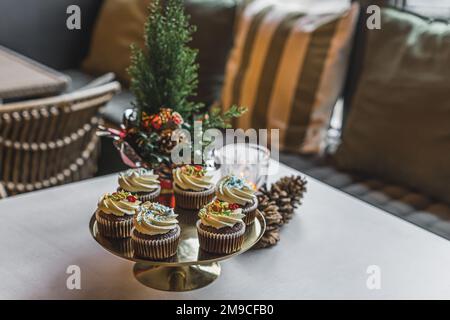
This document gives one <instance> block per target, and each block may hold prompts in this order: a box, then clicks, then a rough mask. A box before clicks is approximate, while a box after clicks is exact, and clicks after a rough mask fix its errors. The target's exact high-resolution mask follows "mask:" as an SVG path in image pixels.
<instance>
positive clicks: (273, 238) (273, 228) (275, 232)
mask: <svg viewBox="0 0 450 320" xmlns="http://www.w3.org/2000/svg"><path fill="white" fill-rule="evenodd" d="M269 195H270V192H269V191H268V190H267V189H266V188H265V187H263V188H262V189H261V190H260V192H259V193H258V194H257V197H258V209H259V211H261V213H262V214H263V216H264V218H265V220H266V231H265V232H264V234H263V236H262V238H261V240H259V242H258V243H257V244H256V245H255V246H254V248H255V249H261V248H267V247H270V246H273V245H275V244H276V243H277V242H278V241H279V240H280V235H279V231H280V225H281V224H282V220H283V217H282V216H281V214H280V213H279V212H278V206H277V205H276V203H275V201H272V200H271V199H270V198H269Z"/></svg>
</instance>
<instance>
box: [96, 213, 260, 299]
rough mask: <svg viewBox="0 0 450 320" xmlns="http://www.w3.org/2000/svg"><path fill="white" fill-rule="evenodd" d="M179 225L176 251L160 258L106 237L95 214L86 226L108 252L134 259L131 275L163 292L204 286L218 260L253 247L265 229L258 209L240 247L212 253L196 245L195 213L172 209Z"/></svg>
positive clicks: (217, 271) (127, 242)
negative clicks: (140, 254)
mask: <svg viewBox="0 0 450 320" xmlns="http://www.w3.org/2000/svg"><path fill="white" fill-rule="evenodd" d="M175 212H176V213H177V214H178V221H179V223H180V227H181V236H180V243H179V245H178V251H177V254H176V255H175V256H174V257H172V258H170V259H168V260H161V261H152V260H147V259H144V258H140V257H137V256H135V255H134V252H133V247H132V244H131V239H123V240H117V239H109V238H105V237H102V236H101V235H100V234H99V233H98V229H97V222H96V220H95V214H94V215H93V216H92V217H91V220H90V223H89V229H90V231H91V234H92V236H93V237H94V239H95V240H96V241H97V242H98V243H99V244H100V245H101V246H102V247H103V248H105V249H106V250H108V251H109V252H111V253H112V254H114V255H116V256H118V257H121V258H123V259H127V260H130V261H134V262H135V265H134V268H133V272H134V276H135V277H136V279H137V280H138V281H139V282H140V283H142V284H143V285H145V286H147V287H150V288H154V289H159V290H165V291H188V290H194V289H198V288H202V287H204V286H207V285H208V284H210V283H211V282H213V281H214V280H216V279H217V278H218V277H219V275H220V265H219V261H222V260H226V259H229V258H231V257H234V256H237V255H239V254H241V253H243V252H245V251H247V250H249V249H250V248H251V247H252V246H254V245H255V244H256V243H257V242H258V241H259V239H260V238H261V236H262V235H263V233H264V231H265V229H266V222H265V220H264V217H263V215H262V214H261V212H259V211H257V215H256V219H255V222H254V223H253V224H252V225H250V226H248V227H247V230H246V232H245V237H244V244H243V245H242V248H241V250H239V251H237V252H235V253H233V254H228V255H214V254H210V253H208V252H204V251H203V250H201V249H200V248H199V243H198V237H197V229H196V227H195V222H196V220H197V214H196V213H193V212H185V211H181V210H179V209H175Z"/></svg>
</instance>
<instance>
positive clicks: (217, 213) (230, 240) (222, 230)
mask: <svg viewBox="0 0 450 320" xmlns="http://www.w3.org/2000/svg"><path fill="white" fill-rule="evenodd" d="M198 216H199V218H200V220H198V221H197V233H198V240H199V243H200V248H201V249H202V250H204V251H206V252H210V253H215V254H231V253H233V252H236V251H239V250H240V249H241V247H242V243H243V242H244V234H245V223H244V222H243V220H242V219H243V218H244V214H243V213H242V208H238V207H237V205H234V204H229V203H228V202H223V201H219V200H214V201H213V202H210V203H208V204H207V205H206V206H205V207H203V208H202V209H201V210H200V211H199V214H198Z"/></svg>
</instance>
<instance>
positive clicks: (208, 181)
mask: <svg viewBox="0 0 450 320" xmlns="http://www.w3.org/2000/svg"><path fill="white" fill-rule="evenodd" d="M173 191H174V194H175V203H176V206H177V207H179V208H182V209H187V210H198V209H200V208H201V207H203V206H204V205H205V204H207V203H208V202H210V201H211V200H212V199H214V183H213V182H212V176H211V175H208V173H207V171H206V169H205V168H204V167H202V166H200V165H184V166H181V167H178V168H176V169H174V170H173Z"/></svg>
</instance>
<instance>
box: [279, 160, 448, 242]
mask: <svg viewBox="0 0 450 320" xmlns="http://www.w3.org/2000/svg"><path fill="white" fill-rule="evenodd" d="M280 161H281V162H282V163H284V164H286V165H288V166H290V167H292V168H294V169H297V170H299V171H301V172H303V173H305V174H307V175H309V176H312V177H314V178H316V179H318V180H320V181H322V182H324V183H326V184H329V185H331V186H332V187H335V188H337V189H340V190H342V191H344V192H346V193H348V194H351V195H353V196H354V197H356V198H358V199H361V200H362V201H365V202H367V203H370V204H371V205H374V206H376V207H378V208H380V209H383V210H385V211H387V212H389V213H391V214H394V215H396V216H398V217H400V218H402V219H404V220H407V221H409V222H411V223H414V224H416V225H418V226H420V227H422V228H424V229H427V230H429V231H431V232H433V233H435V234H438V235H440V236H442V237H444V238H446V239H449V240H450V206H449V205H447V204H445V203H443V202H440V201H438V200H436V199H433V198H430V197H428V196H425V195H423V194H421V193H417V192H415V191H413V190H411V189H408V188H404V187H402V186H398V185H392V184H388V183H386V182H384V181H381V180H377V179H371V178H368V177H363V176H357V175H352V174H349V173H345V172H341V171H339V170H338V169H336V168H335V167H334V166H333V165H332V164H330V163H328V162H327V161H326V160H324V159H323V158H319V157H314V156H309V157H308V156H298V155H293V154H287V153H282V154H281V155H280Z"/></svg>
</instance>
